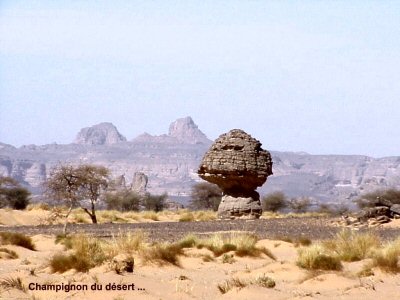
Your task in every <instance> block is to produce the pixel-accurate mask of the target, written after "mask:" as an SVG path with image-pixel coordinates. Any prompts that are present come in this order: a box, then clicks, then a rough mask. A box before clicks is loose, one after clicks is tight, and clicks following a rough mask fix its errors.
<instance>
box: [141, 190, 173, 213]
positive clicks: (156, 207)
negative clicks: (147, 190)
mask: <svg viewBox="0 0 400 300" xmlns="http://www.w3.org/2000/svg"><path fill="white" fill-rule="evenodd" d="M167 197H168V195H167V194H162V195H151V194H146V195H145V196H144V197H143V199H142V205H143V207H144V208H145V210H152V211H154V212H159V211H162V210H164V207H165V200H166V199H167Z"/></svg>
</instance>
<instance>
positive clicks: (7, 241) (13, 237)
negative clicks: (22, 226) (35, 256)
mask: <svg viewBox="0 0 400 300" xmlns="http://www.w3.org/2000/svg"><path fill="white" fill-rule="evenodd" d="M0 244H1V245H16V246H20V247H23V248H26V249H29V250H35V245H34V244H33V242H32V239H31V238H30V237H29V236H26V235H24V234H21V233H17V232H0Z"/></svg>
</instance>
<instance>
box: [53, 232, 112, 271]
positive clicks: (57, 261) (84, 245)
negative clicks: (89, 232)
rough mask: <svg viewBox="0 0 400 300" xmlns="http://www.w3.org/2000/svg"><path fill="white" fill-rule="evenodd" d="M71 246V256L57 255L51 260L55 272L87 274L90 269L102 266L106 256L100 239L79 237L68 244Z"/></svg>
mask: <svg viewBox="0 0 400 300" xmlns="http://www.w3.org/2000/svg"><path fill="white" fill-rule="evenodd" d="M68 243H69V244H70V245H71V250H73V253H71V254H56V255H54V256H53V257H52V258H51V260H50V267H51V269H52V271H53V272H61V273H62V272H65V271H67V270H69V269H75V270H77V271H78V272H87V271H88V270H89V269H91V268H93V267H95V266H97V265H101V264H102V263H103V262H104V261H105V260H106V258H107V257H106V255H105V253H104V249H103V247H102V245H101V242H100V241H99V240H98V239H94V238H90V237H87V236H84V235H77V236H74V237H72V238H71V240H70V241H69V242H68Z"/></svg>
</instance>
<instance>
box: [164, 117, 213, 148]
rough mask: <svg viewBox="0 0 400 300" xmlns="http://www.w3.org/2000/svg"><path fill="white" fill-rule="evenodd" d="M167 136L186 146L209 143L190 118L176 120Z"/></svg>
mask: <svg viewBox="0 0 400 300" xmlns="http://www.w3.org/2000/svg"><path fill="white" fill-rule="evenodd" d="M168 135H169V136H171V137H174V138H176V139H177V140H178V141H180V142H185V143H188V144H200V143H202V144H208V143H209V142H210V140H209V139H208V138H207V136H206V135H205V134H204V133H203V132H201V130H200V129H199V128H198V127H197V125H196V124H195V123H194V122H193V120H192V118H191V117H186V118H181V119H177V120H176V121H175V122H173V123H171V125H170V126H169V133H168Z"/></svg>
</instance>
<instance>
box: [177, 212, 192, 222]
mask: <svg viewBox="0 0 400 300" xmlns="http://www.w3.org/2000/svg"><path fill="white" fill-rule="evenodd" d="M193 221H195V217H194V214H193V213H191V212H187V213H184V214H183V215H181V216H180V217H179V222H193Z"/></svg>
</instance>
